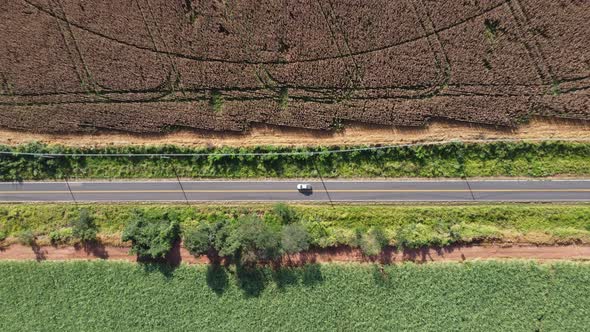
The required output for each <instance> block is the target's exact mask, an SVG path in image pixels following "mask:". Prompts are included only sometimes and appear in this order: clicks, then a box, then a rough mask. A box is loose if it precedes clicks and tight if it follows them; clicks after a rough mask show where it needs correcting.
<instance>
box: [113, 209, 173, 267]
mask: <svg viewBox="0 0 590 332" xmlns="http://www.w3.org/2000/svg"><path fill="white" fill-rule="evenodd" d="M179 232H180V227H179V224H178V221H176V220H170V219H168V218H167V215H165V216H164V219H160V220H148V219H147V218H146V217H145V216H143V215H141V214H138V215H136V217H135V220H133V221H132V222H131V223H130V224H129V225H128V226H127V227H126V228H125V230H124V231H123V236H122V240H123V241H131V252H132V253H135V254H137V255H138V256H139V257H141V258H147V259H156V260H157V259H163V258H164V257H165V256H166V255H167V254H168V253H169V252H170V250H171V249H172V246H173V245H174V242H175V241H176V240H177V239H178V235H179Z"/></svg>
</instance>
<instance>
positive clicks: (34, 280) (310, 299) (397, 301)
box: [0, 261, 590, 331]
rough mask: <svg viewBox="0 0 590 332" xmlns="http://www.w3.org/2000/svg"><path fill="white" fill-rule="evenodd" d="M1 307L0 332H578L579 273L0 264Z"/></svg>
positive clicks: (557, 268) (511, 268)
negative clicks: (355, 331) (237, 269)
mask: <svg viewBox="0 0 590 332" xmlns="http://www.w3.org/2000/svg"><path fill="white" fill-rule="evenodd" d="M208 269H209V271H208ZM0 305H1V307H2V310H0V330H2V331H31V330H36V331H41V330H42V331H145V330H167V331H189V330H190V331H286V330H289V331H319V330H323V331H325V330H340V331H343V330H348V331H351V330H357V331H366V330H381V331H386V330H387V331H399V330H413V331H451V330H453V331H584V330H587V329H588V326H590V315H589V312H588V308H590V264H588V263H566V262H560V263H552V264H539V263H534V262H527V261H511V262H493V261H489V262H472V263H463V264H456V263H445V264H427V265H414V264H404V265H392V266H383V267H379V266H376V265H360V264H351V265H342V264H327V265H308V266H306V267H303V268H283V269H279V270H271V269H258V270H253V271H239V272H238V273H236V272H235V271H233V270H232V271H226V270H225V269H221V270H213V268H211V267H210V266H209V267H208V266H184V265H182V266H180V267H179V268H177V269H176V270H167V269H165V268H154V267H152V266H141V265H135V264H130V263H113V262H44V263H35V262H0Z"/></svg>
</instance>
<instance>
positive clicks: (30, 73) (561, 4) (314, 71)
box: [0, 0, 590, 133]
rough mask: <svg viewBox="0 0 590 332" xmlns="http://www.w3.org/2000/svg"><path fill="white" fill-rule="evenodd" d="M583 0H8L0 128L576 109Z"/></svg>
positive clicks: (517, 117)
mask: <svg viewBox="0 0 590 332" xmlns="http://www.w3.org/2000/svg"><path fill="white" fill-rule="evenodd" d="M589 20H590V4H589V3H588V2H587V1H583V0H573V1H565V0H559V1H549V0H493V1H483V0H473V1H456V0H444V1H442V0H402V1H389V0H370V1H363V2H358V1H333V0H329V1H317V0H308V1H303V0H293V1H289V2H281V1H277V0H258V1H253V0H248V1H197V0H186V1H181V0H175V1H167V0H123V1H116V2H111V1H109V2H103V1H96V0H93V1H85V2H79V1H74V0H10V1H8V3H7V4H5V5H4V6H3V8H2V9H1V10H0V48H2V49H3V50H6V51H5V52H2V53H0V127H3V128H9V129H17V130H26V131H35V132H92V131H96V130H97V129H108V130H123V131H129V132H137V133H156V132H165V131H169V130H171V129H173V128H194V129H204V130H216V131H244V130H247V129H248V128H249V126H250V124H252V123H267V124H271V125H280V126H290V127H301V128H310V129H322V130H329V129H335V128H338V127H340V126H341V125H342V124H345V123H346V122H350V121H355V122H365V123H376V124H383V125H401V126H423V125H425V124H427V123H428V121H429V120H430V119H433V118H446V119H452V120H459V121H468V122H476V123H483V124H492V125H499V126H516V125H518V123H520V122H522V121H526V119H528V118H529V117H530V116H533V115H541V116H548V117H563V118H571V119H590V89H589V88H590V52H589V49H588V42H587V36H588V35H590V25H588V24H587V22H588V21H589Z"/></svg>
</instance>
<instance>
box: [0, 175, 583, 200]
mask: <svg viewBox="0 0 590 332" xmlns="http://www.w3.org/2000/svg"><path fill="white" fill-rule="evenodd" d="M297 183H298V182H296V181H264V180H261V181H182V188H181V185H180V184H179V183H178V182H175V181H137V182H131V181H129V182H127V181H118V182H69V188H68V185H67V184H66V183H65V182H25V183H0V202H64V201H70V202H71V201H73V197H74V198H75V200H76V201H78V202H81V201H86V202H129V201H150V202H155V201H184V200H185V194H186V199H188V200H189V201H328V200H329V199H328V195H327V194H326V191H325V189H324V186H323V185H322V183H321V182H305V183H310V184H311V185H312V186H313V190H312V191H311V192H308V193H301V192H298V191H297V189H296V185H297ZM325 185H326V187H327V189H328V191H329V196H330V198H331V199H332V201H335V202H336V201H340V202H353V201H365V202H405V201H414V202H418V201H422V202H469V201H487V202H490V201H498V202H500V201H513V202H559V201H590V180H562V181H561V180H560V181H556V180H552V181H548V180H546V181H530V180H523V181H512V180H510V181H504V180H498V181H469V183H468V182H466V181H326V182H325ZM70 190H71V192H70ZM183 191H184V193H183Z"/></svg>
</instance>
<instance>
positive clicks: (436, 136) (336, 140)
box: [0, 118, 590, 147]
mask: <svg viewBox="0 0 590 332" xmlns="http://www.w3.org/2000/svg"><path fill="white" fill-rule="evenodd" d="M486 139H565V140H590V121H582V120H576V121H573V120H557V119H549V118H534V119H532V120H531V121H530V122H529V123H527V124H524V125H521V126H519V127H518V128H514V129H500V128H496V127H491V126H483V125H477V124H469V123H464V122H453V121H442V120H440V121H436V122H433V123H431V124H430V125H429V126H428V127H424V128H413V127H401V128H400V127H397V128H396V127H386V126H376V125H373V126H371V125H362V124H351V125H349V126H347V127H346V128H345V129H344V130H342V131H341V132H336V133H330V132H318V131H312V130H305V129H295V128H285V127H277V126H267V125H258V126H254V127H253V128H252V130H251V131H249V132H247V133H244V134H240V133H229V132H219V133H215V132H204V131H189V130H184V131H178V132H174V133H170V134H164V135H155V134H154V135H141V134H126V133H116V132H103V133H96V134H59V135H56V134H39V133H29V132H20V131H13V130H7V129H0V144H6V145H17V144H23V143H29V142H42V143H46V144H62V145H68V146H76V147H90V146H92V147H102V146H117V145H160V144H174V145H181V146H190V147H211V146H238V147H241V146H244V147H246V146H263V145H275V146H313V145H318V144H322V145H363V144H385V145H387V144H408V143H417V142H441V141H450V140H465V141H468V140H486Z"/></svg>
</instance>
